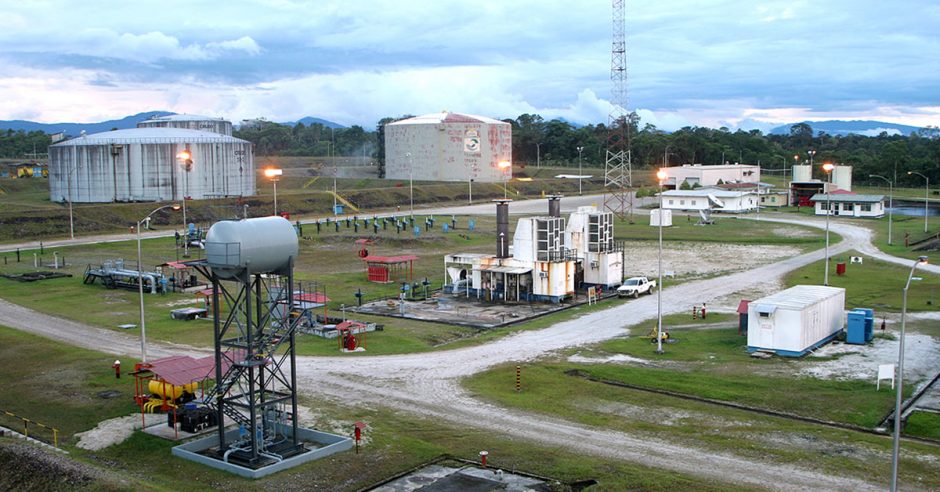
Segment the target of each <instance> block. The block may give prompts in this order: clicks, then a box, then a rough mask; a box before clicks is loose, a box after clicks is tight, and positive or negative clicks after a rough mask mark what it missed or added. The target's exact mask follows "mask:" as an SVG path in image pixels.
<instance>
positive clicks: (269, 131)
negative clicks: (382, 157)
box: [232, 120, 378, 158]
mask: <svg viewBox="0 0 940 492" xmlns="http://www.w3.org/2000/svg"><path fill="white" fill-rule="evenodd" d="M232 136H234V137H237V138H241V139H244V140H248V141H249V142H251V143H252V145H253V146H254V151H255V154H256V155H297V156H329V155H334V156H349V157H365V158H374V156H375V154H376V151H377V149H378V146H377V145H376V132H367V131H366V130H365V129H364V128H362V127H361V126H358V125H353V126H351V127H349V128H335V129H334V128H330V127H327V126H325V125H322V124H320V123H312V124H310V125H309V126H307V125H304V124H303V123H297V124H295V125H294V126H289V125H282V124H279V123H272V122H269V121H266V120H254V121H252V122H251V123H249V124H245V125H242V126H241V127H240V128H238V129H236V130H234V131H233V132H232Z"/></svg>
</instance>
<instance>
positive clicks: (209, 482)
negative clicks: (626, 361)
mask: <svg viewBox="0 0 940 492" xmlns="http://www.w3.org/2000/svg"><path fill="white" fill-rule="evenodd" d="M111 360H112V357H110V356H108V355H106V354H101V353H98V352H94V351H88V350H82V349H76V348H71V347H63V346H61V345H59V344H57V343H55V342H51V341H49V340H45V339H43V338H39V337H34V336H31V335H26V334H22V333H19V332H16V331H14V330H10V329H8V328H3V327H0V380H2V381H4V391H3V392H0V408H4V409H7V410H9V411H14V412H17V413H20V414H23V415H26V416H29V417H30V418H33V419H35V420H37V421H40V422H44V423H47V424H49V425H53V426H57V427H59V428H60V429H62V432H63V437H62V443H63V446H64V447H65V448H66V449H67V450H69V451H70V452H71V455H70V457H71V458H72V459H76V460H78V461H79V462H81V463H84V464H86V465H89V466H92V467H94V468H96V469H99V470H102V471H103V472H104V473H105V474H106V478H108V481H106V482H97V483H94V484H91V485H90V486H89V487H87V488H89V489H92V490H93V489H98V488H99V487H98V486H96V485H106V486H107V487H106V488H108V489H111V488H112V485H113V483H124V484H126V485H127V487H126V489H127V490H180V489H185V490H218V489H220V488H227V489H232V488H237V489H240V490H278V489H282V488H292V487H296V486H297V484H298V483H302V484H304V485H303V487H304V488H305V489H322V490H358V489H361V488H364V487H367V486H369V485H370V484H374V483H377V482H379V481H381V480H384V479H387V478H388V477H390V476H392V475H394V474H396V473H400V472H402V471H405V470H407V469H409V468H411V467H414V466H416V465H419V464H421V463H423V462H426V461H428V460H431V459H434V458H436V457H438V456H441V455H443V454H448V455H452V456H456V457H459V458H464V459H476V457H477V453H478V452H479V451H480V450H481V449H486V450H488V451H489V452H490V463H491V464H493V465H495V466H500V467H505V468H507V469H513V468H515V469H519V470H525V471H527V472H529V473H535V474H540V475H545V476H551V477H553V478H557V479H559V480H562V481H566V482H569V481H580V480H588V479H594V480H597V481H598V486H597V490H638V489H642V490H675V489H677V488H679V489H686V490H690V489H695V490H715V491H717V490H737V487H735V486H733V485H731V486H729V485H728V484H723V483H716V482H713V481H710V480H703V479H700V478H695V477H690V476H684V475H682V474H677V473H673V472H665V471H662V470H659V469H657V468H656V467H646V466H639V465H634V464H628V463H621V462H618V461H613V460H605V459H598V458H594V457H589V456H584V455H582V454H580V453H575V452H569V451H566V450H563V449H547V448H544V447H540V446H537V445H534V444H530V443H526V442H519V441H515V440H509V439H506V438H505V437H503V436H499V435H494V434H492V433H489V432H486V431H485V430H478V429H470V428H457V427H453V426H451V425H448V424H446V423H441V422H434V421H429V420H424V419H421V418H419V417H416V416H414V415H412V414H407V413H395V412H389V411H387V410H383V409H376V408H366V407H356V408H345V407H337V406H334V405H332V404H330V403H326V402H321V401H317V400H315V399H302V401H301V403H302V404H303V405H305V406H308V407H311V408H312V411H313V412H314V414H316V415H318V419H317V422H318V424H317V425H316V427H317V428H319V429H324V430H328V431H333V432H341V433H343V434H349V433H351V432H352V423H353V422H354V421H356V420H362V421H365V422H367V423H368V424H369V428H367V429H366V431H365V436H366V438H367V439H369V440H370V442H369V443H368V444H367V445H365V446H364V447H363V450H362V453H361V454H359V455H356V454H354V453H353V452H352V451H350V452H346V453H341V454H338V455H334V456H332V457H330V458H329V459H325V460H320V461H315V462H312V463H309V464H306V465H303V466H301V467H298V468H295V469H292V470H289V471H286V472H282V473H279V474H276V475H273V476H271V477H267V478H264V479H260V480H254V481H252V480H247V479H241V478H238V477H235V476H233V475H230V474H227V473H223V472H221V471H216V470H213V469H210V468H207V467H203V466H200V465H197V464H195V463H192V462H189V461H186V460H182V459H179V458H174V457H171V456H170V448H171V447H172V446H173V445H174V444H173V443H171V442H170V441H165V440H162V439H160V438H156V437H153V436H149V435H146V434H143V433H140V432H136V433H134V434H133V436H132V437H131V438H130V439H129V440H127V441H125V442H123V443H121V444H118V445H115V446H111V447H109V448H106V449H104V450H101V451H87V450H82V449H79V448H76V447H75V444H76V443H77V439H76V438H75V437H74V433H76V432H79V431H83V430H87V429H90V428H92V427H94V426H95V425H96V424H97V423H98V422H99V421H100V420H101V419H105V418H110V417H114V416H119V415H125V414H129V413H131V412H132V411H133V409H134V406H133V402H132V400H131V395H132V392H133V383H132V380H131V379H129V378H126V377H125V378H123V379H120V380H116V379H114V376H113V372H112V371H111V368H110V363H111ZM37 388H42V390H41V391H37ZM107 390H112V391H116V392H118V393H119V394H120V396H118V397H116V398H110V399H102V398H100V397H98V396H97V395H98V394H99V393H100V392H102V391H107ZM4 423H7V422H4ZM9 424H10V425H11V426H13V427H15V425H13V423H9ZM39 437H40V438H44V436H41V435H40V436H39ZM0 475H3V476H0V487H2V484H3V483H5V482H4V480H11V477H12V476H13V475H15V472H14V471H13V470H5V471H4V474H0ZM31 479H33V480H36V483H37V484H38V483H44V482H42V478H41V477H31ZM45 486H48V487H51V488H56V483H55V481H54V480H50V481H49V483H47V484H46V485H45ZM45 486H44V487H45Z"/></svg>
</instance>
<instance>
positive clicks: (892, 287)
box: [784, 251, 940, 313]
mask: <svg viewBox="0 0 940 492" xmlns="http://www.w3.org/2000/svg"><path fill="white" fill-rule="evenodd" d="M852 256H861V257H863V259H864V261H863V263H862V264H858V263H850V260H851V257H852ZM838 263H845V264H846V273H845V275H843V276H840V275H836V265H837V264H838ZM824 266H825V263H824V262H822V261H819V262H816V263H812V264H809V265H806V266H804V267H802V268H799V269H797V270H794V271H792V272H790V273H788V274H787V275H786V277H784V283H785V284H786V285H787V286H788V287H790V286H793V285H801V284H810V285H822V284H823V277H824ZM910 271H911V269H910V267H904V266H900V265H895V264H894V263H887V262H884V261H880V260H877V259H874V258H871V257H869V256H866V255H863V254H862V253H859V252H857V251H850V252H847V253H842V254H839V255H834V256H832V257H831V263H830V265H829V285H831V286H833V287H842V288H844V289H845V297H846V308H849V309H852V308H856V307H860V308H872V309H874V310H875V311H876V313H877V312H878V311H894V312H899V311H901V300H902V299H901V298H902V292H903V289H904V284H905V283H906V282H907V276H908V274H909V273H910ZM915 276H919V277H920V278H922V280H915V281H913V282H912V283H911V288H910V289H909V290H908V299H907V309H908V310H910V311H936V310H937V307H938V306H940V277H937V276H936V275H933V274H929V273H923V274H920V275H915Z"/></svg>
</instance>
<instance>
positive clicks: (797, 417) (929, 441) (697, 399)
mask: <svg viewBox="0 0 940 492" xmlns="http://www.w3.org/2000/svg"><path fill="white" fill-rule="evenodd" d="M565 374H566V375H568V376H574V377H579V378H582V379H586V380H588V381H593V382H595V383H601V384H606V385H609V386H617V387H620V388H627V389H632V390H637V391H644V392H647V393H654V394H658V395H665V396H671V397H674V398H681V399H683V400H690V401H695V402H699V403H707V404H710V405H717V406H721V407H725V408H733V409H735V410H743V411H745V412H752V413H757V414H760V415H766V416H770V417H778V418H782V419H788V420H795V421H798V422H805V423H808V424H816V425H822V426H826V427H832V428H834V429H841V430H849V431H853V432H863V433H865V434H872V435H876V436H889V435H891V434H890V433H886V432H880V431H878V430H875V429H869V428H867V427H862V426H859V425H852V424H843V423H839V422H832V421H830V420H822V419H815V418H812V417H804V416H802V415H796V414H792V413H787V412H778V411H775V410H767V409H764V408H757V407H751V406H747V405H741V404H739V403H731V402H726V401H721V400H712V399H710V398H702V397H698V396H693V395H686V394H683V393H675V392H673V391H668V390H661V389H654V388H646V387H643V386H637V385H633V384H630V383H623V382H620V381H611V380H609V379H601V378H596V377H594V376H590V375H588V374H586V373H585V372H583V371H580V370H578V369H570V370H567V371H565ZM938 378H940V374H938V375H937V377H935V378H934V381H936V380H937V379H938ZM892 413H893V412H892ZM902 437H903V438H904V439H906V440H911V441H917V442H922V443H925V444H932V445H935V446H940V441H938V440H936V439H928V438H925V437H916V436H902Z"/></svg>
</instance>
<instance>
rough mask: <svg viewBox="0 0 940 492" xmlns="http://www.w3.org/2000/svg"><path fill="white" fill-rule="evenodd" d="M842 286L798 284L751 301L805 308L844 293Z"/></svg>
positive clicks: (761, 303)
mask: <svg viewBox="0 0 940 492" xmlns="http://www.w3.org/2000/svg"><path fill="white" fill-rule="evenodd" d="M844 293H845V289H843V288H842V287H827V286H825V285H797V286H795V287H790V288H789V289H787V290H783V291H780V292H777V293H776V294H772V295H769V296H767V297H762V298H760V299H757V300H756V301H751V304H752V305H755V306H757V305H760V306H776V307H778V308H783V309H797V310H799V309H803V308H805V307H808V306H812V305H813V304H816V303H818V302H819V301H822V300H825V299H829V298H831V297H833V296H837V295H839V294H844Z"/></svg>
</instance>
